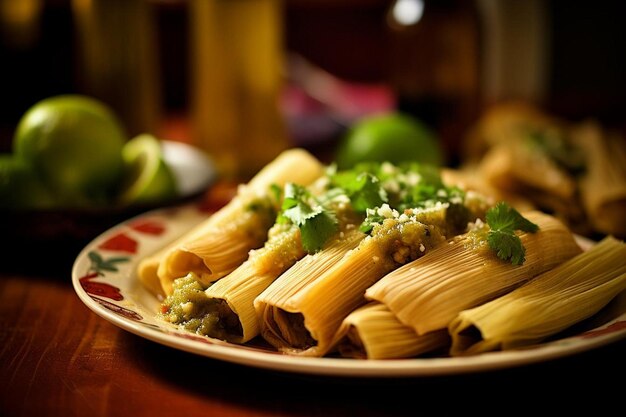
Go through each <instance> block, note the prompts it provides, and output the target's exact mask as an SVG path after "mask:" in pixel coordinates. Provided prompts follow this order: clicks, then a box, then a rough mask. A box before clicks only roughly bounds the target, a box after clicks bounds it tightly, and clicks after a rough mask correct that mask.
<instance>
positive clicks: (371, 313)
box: [333, 302, 450, 359]
mask: <svg viewBox="0 0 626 417" xmlns="http://www.w3.org/2000/svg"><path fill="white" fill-rule="evenodd" d="M333 345H334V346H335V348H334V349H333V350H335V349H336V350H337V351H338V352H339V354H340V355H341V356H343V357H348V358H356V359H397V358H410V357H415V356H419V355H422V354H425V353H429V352H432V351H435V350H440V349H443V348H444V347H448V346H449V345H450V337H449V335H448V331H447V330H439V331H435V332H431V333H426V334H424V335H421V336H418V335H417V333H415V331H414V330H413V329H412V328H410V327H408V326H405V325H404V324H402V323H400V321H399V320H398V319H397V318H396V316H394V315H393V313H392V312H391V311H389V309H388V308H387V307H386V306H385V305H384V304H380V303H376V302H371V303H368V304H366V305H364V306H362V307H359V308H357V309H356V310H354V311H353V312H352V313H350V314H349V315H348V316H347V317H346V318H345V319H344V320H343V322H342V323H341V326H340V327H339V329H338V330H337V333H336V334H335V341H334V342H333Z"/></svg>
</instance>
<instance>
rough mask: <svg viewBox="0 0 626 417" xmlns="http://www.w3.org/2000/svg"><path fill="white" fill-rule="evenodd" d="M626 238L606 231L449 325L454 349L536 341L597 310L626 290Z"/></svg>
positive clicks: (462, 351) (457, 351) (472, 350)
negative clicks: (585, 246) (605, 234)
mask: <svg viewBox="0 0 626 417" xmlns="http://www.w3.org/2000/svg"><path fill="white" fill-rule="evenodd" d="M624 259H626V244H624V242H621V241H618V240H617V239H615V238H613V237H610V236H609V237H606V238H604V239H602V241H600V242H599V243H598V244H596V245H595V246H593V247H591V248H590V249H589V250H588V251H586V252H584V253H582V254H579V255H577V256H575V257H573V258H571V259H569V260H567V261H566V262H563V263H562V264H560V265H558V266H556V267H555V268H553V269H551V270H548V271H547V272H544V273H543V274H541V275H539V276H538V277H536V278H535V279H533V280H531V281H529V282H528V283H526V284H524V285H522V286H521V287H519V288H517V289H515V290H513V291H511V292H510V293H508V294H505V295H503V296H502V297H498V298H496V299H494V300H492V301H489V302H487V303H485V304H482V305H480V306H478V307H474V308H472V309H468V310H463V311H461V312H460V313H459V314H458V315H457V316H456V317H455V318H454V319H453V320H452V321H451V322H450V325H449V332H450V334H451V336H452V347H451V349H450V353H451V354H452V355H467V354H475V353H479V352H486V351H490V350H497V349H512V348H520V347H524V346H528V345H531V344H533V343H538V342H541V341H543V340H544V339H546V338H548V337H549V336H552V335H554V334H556V333H558V332H560V331H562V330H565V329H567V328H568V327H570V326H571V325H573V324H575V323H578V322H580V321H582V320H584V319H587V318H589V317H591V316H592V315H594V314H596V313H597V312H598V311H599V310H600V309H602V308H603V307H604V306H606V305H607V304H608V303H609V302H610V301H611V300H613V299H614V298H615V297H616V296H617V295H619V294H620V293H621V292H622V291H624V290H626V263H625V262H624Z"/></svg>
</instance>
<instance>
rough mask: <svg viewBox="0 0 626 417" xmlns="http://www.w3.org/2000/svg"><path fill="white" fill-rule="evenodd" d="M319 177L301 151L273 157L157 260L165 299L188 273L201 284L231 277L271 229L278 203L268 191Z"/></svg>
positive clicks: (312, 162)
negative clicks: (288, 183) (225, 203)
mask: <svg viewBox="0 0 626 417" xmlns="http://www.w3.org/2000/svg"><path fill="white" fill-rule="evenodd" d="M322 173H323V166H322V164H321V163H320V162H319V161H318V160H317V159H316V158H314V157H313V156H312V155H311V154H309V153H308V152H307V151H305V150H302V149H289V150H287V151H284V152H283V153H281V154H280V155H278V156H277V157H276V159H274V160H273V161H271V162H270V163H269V164H268V165H266V166H265V167H264V168H263V169H262V170H261V171H259V172H258V173H257V174H256V175H255V176H254V177H253V178H252V179H251V180H250V181H249V182H248V183H247V184H245V185H241V186H240V188H239V190H238V192H237V195H236V196H235V197H234V198H233V199H232V200H231V201H230V202H229V203H228V204H227V205H226V206H224V207H223V208H221V209H220V210H219V211H217V212H216V213H215V214H213V215H212V216H211V217H209V218H208V219H207V220H206V221H204V222H203V223H202V224H201V225H200V226H199V227H198V228H196V229H195V230H193V231H191V232H190V233H189V236H187V237H186V238H185V237H184V238H183V240H182V242H181V243H180V244H178V245H177V246H176V247H175V248H173V249H171V250H169V251H168V253H167V254H166V255H165V256H164V257H163V259H162V260H161V261H160V262H159V266H158V270H157V274H158V277H159V280H160V281H161V285H162V286H163V291H164V292H165V294H166V295H169V294H171V292H172V287H171V285H172V281H174V279H176V278H180V277H183V276H185V275H187V274H188V273H189V272H194V273H195V274H197V276H198V279H199V280H200V281H202V283H203V284H204V285H208V284H209V283H211V282H213V281H215V280H217V279H219V278H221V277H223V276H224V275H226V274H228V273H230V272H232V271H233V270H234V269H235V268H236V267H238V266H239V265H241V263H242V262H243V261H245V260H246V258H247V256H248V252H249V251H250V250H251V249H256V248H259V247H260V246H262V245H263V243H264V242H265V240H266V238H267V232H268V231H269V229H270V228H271V226H272V225H273V224H274V221H275V219H276V215H277V209H278V203H279V202H278V199H277V195H276V192H275V188H274V187H281V186H282V185H283V184H285V183H286V182H288V181H293V182H295V183H298V184H303V185H307V184H309V183H311V182H313V181H314V180H316V179H317V178H319V177H320V176H321V175H322Z"/></svg>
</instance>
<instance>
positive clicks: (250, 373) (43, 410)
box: [0, 249, 626, 417]
mask: <svg viewBox="0 0 626 417" xmlns="http://www.w3.org/2000/svg"><path fill="white" fill-rule="evenodd" d="M72 250H73V249H72ZM32 256H33V258H30V262H27V263H23V261H22V262H15V261H14V260H13V259H8V258H7V257H6V256H4V255H3V258H2V263H1V265H2V266H0V271H5V272H0V298H1V301H0V416H5V417H8V416H64V417H68V416H89V417H92V416H93V417H97V416H133V417H135V416H176V415H184V416H262V417H269V416H324V417H329V416H403V415H407V416H408V415H411V416H414V415H455V414H458V413H460V412H463V413H467V412H468V411H470V410H481V411H480V413H481V414H485V413H486V414H491V413H490V412H489V411H490V410H491V411H492V412H494V413H495V414H499V415H505V414H507V413H509V412H511V411H524V410H529V411H533V412H537V411H538V410H545V407H546V406H551V407H552V408H553V409H555V410H560V411H561V412H562V411H564V410H565V409H566V408H569V409H571V410H577V411H581V410H582V409H583V407H589V408H588V409H590V410H592V411H593V414H592V415H594V416H595V415H605V414H603V413H601V411H602V410H610V409H615V410H619V409H620V408H615V407H621V410H622V412H623V405H621V404H620V403H622V398H623V395H624V393H625V392H626V390H625V388H626V382H625V378H624V376H625V375H626V340H622V341H619V342H616V343H613V344H610V345H608V346H605V347H602V348H598V349H596V350H593V351H589V352H584V353H580V354H576V355H573V356H569V357H565V358H561V359H557V360H553V361H549V362H545V363H540V364H533V365H529V366H524V367H516V368H511V369H507V370H503V371H485V372H480V373H475V374H466V375H452V376H438V377H422V378H383V379H375V378H369V379H355V378H343V377H341V378H339V377H322V376H306V375H298V374H291V373H280V372H275V371H269V370H262V369H256V368H248V367H244V366H240V365H235V364H230V363H225V362H220V361H217V360H212V359H208V358H205V357H201V356H197V355H194V354H190V353H186V352H182V351H178V350H175V349H172V348H168V347H165V346H162V345H159V344H157V343H154V342H151V341H148V340H145V339H143V338H141V337H138V336H136V335H133V334H131V333H128V332H126V331H125V330H121V329H120V328H118V327H116V326H114V325H113V324H111V323H109V322H107V321H105V320H104V319H102V318H100V317H99V316H97V315H96V314H94V313H93V312H91V310H89V309H88V308H87V307H86V306H85V305H83V304H82V302H81V301H80V300H79V298H78V296H77V295H76V294H75V292H74V290H73V287H72V285H71V277H70V270H71V263H72V262H73V258H75V255H74V254H73V253H71V251H70V252H69V253H67V254H66V256H65V257H61V256H60V255H58V254H53V256H50V257H49V259H44V258H42V256H43V255H42V254H39V256H38V257H37V258H36V259H34V257H35V256H37V254H32ZM51 259H55V260H56V262H53V261H52V260H51ZM11 261H13V262H11ZM16 264H17V265H16ZM19 265H22V266H21V267H20V266H19ZM24 265H26V267H24ZM26 268H27V269H28V271H26ZM543 400H545V402H543ZM498 404H499V405H498ZM538 407H540V408H538ZM435 412H436V414H435ZM618 414H619V413H618ZM557 415H562V414H561V413H559V414H557ZM622 415H623V413H622Z"/></svg>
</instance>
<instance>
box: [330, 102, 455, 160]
mask: <svg viewBox="0 0 626 417" xmlns="http://www.w3.org/2000/svg"><path fill="white" fill-rule="evenodd" d="M384 161H387V162H391V163H394V164H398V163H400V162H406V161H412V162H419V163H424V164H433V165H441V164H442V163H443V152H442V149H441V147H440V144H439V141H438V138H437V135H436V134H435V132H434V131H433V130H431V129H430V128H429V127H427V126H426V125H425V124H424V123H423V122H421V121H420V120H418V119H417V118H415V117H413V116H410V115H408V114H403V113H400V112H392V113H385V114H377V115H371V116H366V117H364V118H362V119H360V120H358V121H357V122H355V123H354V124H353V125H352V126H351V127H350V128H349V129H348V131H347V132H346V134H345V135H344V136H343V137H342V138H341V140H340V141H339V143H338V146H337V150H336V153H335V162H336V163H337V167H338V168H339V169H349V168H351V167H353V166H354V165H356V164H357V163H360V162H384Z"/></svg>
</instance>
